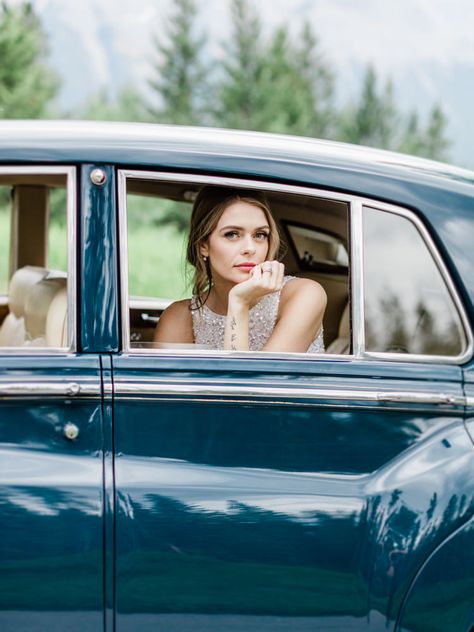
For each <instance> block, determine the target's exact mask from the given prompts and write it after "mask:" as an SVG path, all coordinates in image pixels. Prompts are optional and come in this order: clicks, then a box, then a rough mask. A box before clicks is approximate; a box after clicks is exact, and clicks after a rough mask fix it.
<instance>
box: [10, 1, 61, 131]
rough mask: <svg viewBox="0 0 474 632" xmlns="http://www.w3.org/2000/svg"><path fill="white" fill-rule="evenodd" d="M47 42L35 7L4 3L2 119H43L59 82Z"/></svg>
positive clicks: (25, 4) (26, 4)
mask: <svg viewBox="0 0 474 632" xmlns="http://www.w3.org/2000/svg"><path fill="white" fill-rule="evenodd" d="M47 52H48V51H47V39H46V35H45V33H44V31H43V29H42V27H41V24H40V22H39V19H38V17H37V16H36V14H35V12H34V10H33V7H32V5H31V4H30V3H29V2H24V3H23V4H21V5H19V6H10V5H9V4H8V3H7V2H2V3H1V4H0V117H1V118H17V119H18V118H41V117H43V116H45V115H46V114H47V108H48V105H49V103H50V101H51V100H52V98H53V97H54V96H55V95H56V93H57V90H58V88H59V81H58V78H57V77H56V74H55V73H53V72H52V70H51V69H50V68H48V66H47V64H46V59H47Z"/></svg>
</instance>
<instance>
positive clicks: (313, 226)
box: [121, 174, 350, 353]
mask: <svg viewBox="0 0 474 632" xmlns="http://www.w3.org/2000/svg"><path fill="white" fill-rule="evenodd" d="M168 177H169V176H168ZM203 181H204V182H206V180H205V179H204V178H202V179H201V180H200V179H199V178H196V180H193V179H191V178H190V179H189V180H186V179H185V178H183V179H182V180H176V181H170V180H167V179H165V176H153V175H152V174H149V175H148V177H143V176H140V174H136V175H135V174H130V176H129V177H128V178H127V179H126V181H125V187H124V190H123V196H122V197H123V198H124V201H125V203H124V205H123V206H124V207H125V212H124V213H123V217H122V220H121V221H122V222H123V223H124V225H126V237H127V242H128V246H127V253H128V262H127V264H126V271H125V272H126V274H124V275H123V280H124V282H125V283H126V284H127V286H128V295H129V296H128V304H127V306H126V309H127V311H128V315H129V323H128V329H127V330H126V331H124V335H125V336H126V338H127V342H126V345H125V346H126V347H127V346H128V345H129V346H130V347H131V348H135V349H148V350H150V349H158V350H159V348H158V346H157V345H154V344H153V336H154V331H155V327H156V324H157V322H158V320H159V318H160V316H161V314H162V312H163V310H164V309H165V308H166V307H167V306H168V305H169V304H170V303H171V302H173V301H174V300H177V299H182V298H189V297H190V296H191V287H192V283H191V277H192V269H190V267H189V266H187V264H186V252H185V251H186V242H187V236H188V225H189V219H190V215H191V210H192V206H193V201H194V199H195V198H196V195H197V193H198V191H199V190H200V188H201V187H202V186H203V183H204V182H203ZM226 182H228V180H226ZM206 183H207V182H206ZM212 184H219V185H220V186H225V184H224V185H222V184H221V182H220V181H219V179H218V178H216V179H213V180H212ZM229 186H230V185H229ZM233 186H244V187H245V186H247V187H249V186H250V185H249V184H248V183H245V182H236V183H233ZM257 187H258V185H257ZM259 190H260V189H259ZM261 190H264V191H265V196H266V198H267V200H268V204H269V206H270V208H271V211H272V215H273V216H274V218H275V220H276V222H277V224H278V225H279V229H280V233H281V237H282V241H283V243H284V244H285V245H284V246H283V249H282V254H281V256H282V262H283V263H284V265H285V272H286V274H288V275H290V276H297V277H299V276H301V277H305V278H310V279H314V280H316V281H318V282H319V283H320V284H321V285H322V286H323V287H324V289H325V291H326V293H327V295H328V297H329V298H330V300H329V301H328V307H327V310H326V313H325V318H324V340H325V344H326V347H327V348H329V347H331V346H332V348H336V347H337V349H338V351H333V353H339V352H341V353H348V352H349V350H350V343H349V338H350V335H349V331H348V327H349V321H348V319H346V318H343V316H344V314H345V312H346V311H347V305H348V293H349V281H348V277H349V272H348V265H347V263H348V262H347V250H348V208H349V207H348V204H347V203H346V202H341V201H339V200H332V199H326V198H323V197H319V196H318V195H317V193H316V192H315V195H310V194H302V193H292V192H291V191H290V188H288V189H287V190H285V189H282V190H280V191H279V190H274V189H268V188H267V189H265V185H262V189H261ZM290 219H291V220H293V223H294V226H295V227H297V228H296V230H297V232H296V233H295V235H294V238H295V239H296V240H298V246H297V247H295V245H294V244H293V243H292V242H290V239H289V237H290V235H289V234H288V232H286V231H288V226H289V225H290V224H292V222H290ZM302 226H303V227H305V230H306V231H307V234H306V233H304V234H303V233H301V229H300V228H301V227H302ZM298 231H299V232H298ZM308 235H309V236H308ZM301 239H306V240H307V241H308V244H309V243H310V242H311V246H308V247H311V251H312V255H313V257H314V258H318V259H319V260H321V266H319V267H318V266H316V265H311V266H309V265H307V261H306V259H305V258H304V256H300V252H299V250H300V246H301V243H300V242H301ZM303 245H304V244H303ZM303 254H304V253H303ZM327 257H333V259H334V263H333V262H331V263H329V264H328V261H327V260H326V259H327ZM323 259H324V261H323ZM341 320H342V321H343V322H344V323H345V330H344V331H342V332H341V327H340V324H341ZM346 330H347V331H346ZM341 335H342V336H343V338H344V342H343V344H342V345H341V344H339V345H338V344H336V341H337V339H338V338H339V337H340V336H341ZM167 346H168V343H167ZM170 346H174V347H175V348H181V349H182V348H183V347H182V345H179V344H176V345H170ZM189 346H190V347H191V348H193V351H196V347H195V346H194V347H193V345H189ZM209 348H211V347H209Z"/></svg>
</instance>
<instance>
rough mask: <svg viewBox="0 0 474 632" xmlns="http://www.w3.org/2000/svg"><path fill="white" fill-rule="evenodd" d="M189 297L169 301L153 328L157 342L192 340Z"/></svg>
mask: <svg viewBox="0 0 474 632" xmlns="http://www.w3.org/2000/svg"><path fill="white" fill-rule="evenodd" d="M190 305H191V300H190V299H189V298H187V299H183V300H181V301H175V302H174V303H171V305H169V306H168V307H167V308H166V309H165V311H164V312H163V313H162V315H161V316H160V320H159V321H158V325H157V326H156V330H155V341H157V342H193V323H192V317H191V309H190Z"/></svg>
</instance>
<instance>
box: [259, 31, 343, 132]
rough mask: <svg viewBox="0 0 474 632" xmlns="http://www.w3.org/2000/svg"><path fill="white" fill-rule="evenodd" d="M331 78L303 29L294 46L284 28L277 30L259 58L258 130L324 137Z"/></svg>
mask: <svg viewBox="0 0 474 632" xmlns="http://www.w3.org/2000/svg"><path fill="white" fill-rule="evenodd" d="M331 97H332V77H331V73H330V71H329V69H328V68H327V66H325V65H324V64H323V63H322V62H321V60H320V59H319V55H318V54H317V53H316V39H315V38H314V36H313V34H312V31H311V28H310V27H309V25H305V26H304V28H303V32H302V35H301V37H300V38H299V45H298V46H295V45H294V44H293V43H292V42H291V39H290V37H289V33H288V30H287V28H286V27H280V28H279V29H277V31H276V32H275V34H274V35H273V38H272V39H271V42H270V45H269V46H268V48H267V49H266V51H265V53H264V55H263V57H262V80H261V103H262V106H261V110H260V120H259V123H260V127H259V129H262V130H265V131H271V132H282V133H289V134H300V135H306V136H325V135H326V134H327V133H328V128H329V122H330V118H331V113H330V107H329V104H330V101H331Z"/></svg>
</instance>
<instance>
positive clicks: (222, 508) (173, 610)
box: [0, 121, 474, 632]
mask: <svg viewBox="0 0 474 632" xmlns="http://www.w3.org/2000/svg"><path fill="white" fill-rule="evenodd" d="M203 184H218V185H220V186H224V187H225V186H239V187H244V188H249V189H258V190H260V191H264V192H265V193H266V195H267V197H268V200H269V202H270V205H271V207H272V209H273V212H274V214H275V217H276V219H277V221H278V223H279V225H280V227H281V230H282V233H283V235H284V237H285V240H286V242H287V245H288V248H287V252H286V254H285V256H284V259H283V261H284V263H285V266H286V269H287V270H288V271H289V273H290V274H293V275H296V276H298V275H299V276H307V277H310V278H313V279H316V280H318V281H319V282H320V283H321V284H322V285H323V286H324V287H325V289H326V292H327V295H328V310H327V312H326V316H325V321H324V329H325V338H326V348H327V351H326V353H324V354H318V355H313V354H302V353H281V354H277V353H266V352H259V353H253V352H230V351H215V350H211V349H203V348H198V347H193V345H178V344H177V345H168V346H160V345H156V344H154V343H153V331H154V326H155V324H156V322H157V319H158V318H159V316H160V313H161V312H162V310H163V308H164V307H166V305H168V304H169V302H170V301H171V300H173V299H175V298H178V297H179V292H178V290H177V289H176V288H177V285H178V283H179V282H180V281H178V280H177V279H178V278H180V277H178V276H176V277H174V276H173V275H174V274H176V275H177V274H178V272H177V268H178V267H179V266H178V264H177V263H176V261H177V259H176V260H175V258H174V257H175V254H174V253H175V252H177V256H178V257H182V254H181V252H178V251H179V248H177V247H176V246H175V244H176V243H178V241H172V240H179V239H181V236H180V235H181V233H179V232H176V231H175V230H174V228H172V227H171V226H172V225H171V224H170V221H171V220H170V219H169V218H170V217H171V215H172V214H171V215H170V209H171V211H173V212H175V211H176V212H177V213H178V214H179V213H182V214H183V215H182V216H183V217H186V216H187V214H188V213H189V208H190V206H191V203H192V200H193V199H194V197H195V195H196V192H197V191H198V190H199V188H200V187H201V186H202V185H203ZM2 192H3V193H2ZM0 194H1V195H3V197H0V207H1V208H2V209H3V210H2V211H1V212H0V219H1V220H2V222H4V223H2V224H1V226H2V227H3V228H2V230H3V237H2V239H3V241H2V248H3V250H4V252H6V250H7V249H8V250H9V258H8V262H6V263H5V264H4V272H3V274H4V276H5V280H4V285H5V288H6V289H5V292H4V298H3V303H2V305H1V306H0V307H1V311H0V313H1V320H2V323H1V325H0V355H1V361H0V406H1V411H0V428H1V445H0V450H1V452H2V454H1V460H0V463H1V465H0V468H1V469H0V494H1V502H2V513H1V526H2V528H1V533H2V537H1V540H0V550H1V555H0V565H1V566H0V568H1V573H0V582H1V591H0V595H1V597H0V604H1V605H0V608H1V612H0V627H1V629H2V630H16V631H17V630H37V629H48V630H68V631H71V630H81V631H82V630H112V629H116V630H117V631H119V632H122V631H125V630H135V629H140V630H161V629H172V630H177V631H178V630H179V631H188V630H227V629H228V630H246V631H249V630H259V631H260V630H267V629H270V628H274V629H277V630H291V631H299V630H315V629H317V630H334V629H337V630H351V631H352V630H371V631H375V630H384V631H386V630H393V631H402V630H403V631H408V630H410V631H426V630H430V632H433V631H435V630H440V631H443V632H449V631H452V632H454V631H456V632H458V631H461V630H462V631H466V632H468V631H469V630H471V629H472V628H473V626H474V597H473V595H474V570H473V569H474V518H473V516H474V476H473V472H474V445H473V440H474V418H473V410H474V408H473V406H474V363H473V357H472V356H473V334H472V326H473V322H474V249H473V248H472V238H473V236H474V174H473V173H471V172H469V171H467V170H462V169H457V168H454V167H450V166H447V165H442V164H438V163H435V162H431V161H427V160H421V159H418V158H412V157H407V156H401V155H397V154H392V153H389V152H383V151H376V150H372V149H367V148H360V147H352V146H348V145H342V144H338V143H330V142H322V141H314V140H310V139H302V138H291V137H284V136H272V135H265V134H257V133H248V132H230V131H225V130H212V129H197V128H186V127H167V126H153V125H138V124H119V123H85V122H84V123H81V122H70V121H66V122H21V121H18V122H14V121H9V122H7V121H3V122H0ZM2 213H3V215H2ZM160 240H161V241H160ZM179 243H182V242H179ZM48 244H49V245H48ZM57 244H60V245H57ZM61 244H62V245H61ZM132 244H136V245H134V246H133V248H132ZM170 244H171V246H170V249H169V250H166V248H168V246H169V245H170ZM61 248H62V250H61ZM163 253H164V254H163ZM162 255H163V256H162ZM159 256H162V258H161V259H159V258H154V257H159ZM5 261H7V260H6V259H5ZM61 261H62V262H63V263H62V264H61V263H60V262H61ZM58 262H59V263H58ZM157 262H158V263H157ZM168 264H169V266H168ZM167 266H168V267H167ZM58 268H60V269H59V270H58ZM180 273H181V272H180ZM155 277H156V279H157V281H156V288H155V281H154V279H155ZM158 278H159V279H160V280H159V281H158ZM149 279H151V285H150V281H149ZM183 287H184V285H183ZM140 288H145V289H144V290H143V291H142V290H140ZM149 288H151V289H149ZM167 288H171V289H167ZM175 289H176V292H175ZM180 291H181V290H180ZM183 291H184V290H183ZM174 292H175V295H173V293H174Z"/></svg>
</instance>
